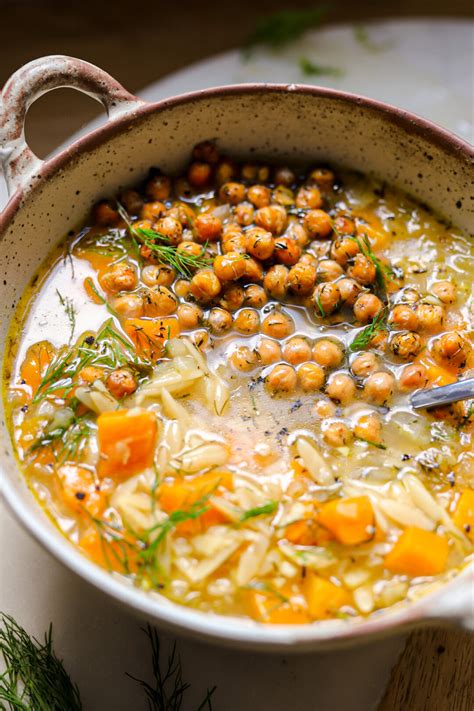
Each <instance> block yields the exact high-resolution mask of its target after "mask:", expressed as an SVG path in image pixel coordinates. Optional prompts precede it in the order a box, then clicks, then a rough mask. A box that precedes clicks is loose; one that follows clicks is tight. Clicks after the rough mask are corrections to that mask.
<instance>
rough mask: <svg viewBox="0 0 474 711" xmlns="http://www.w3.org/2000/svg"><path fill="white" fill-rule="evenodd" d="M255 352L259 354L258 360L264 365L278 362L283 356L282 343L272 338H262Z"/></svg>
mask: <svg viewBox="0 0 474 711" xmlns="http://www.w3.org/2000/svg"><path fill="white" fill-rule="evenodd" d="M255 353H256V354H257V359H258V362H259V363H261V364H262V365H270V364H271V363H276V362H277V361H279V360H281V358H282V356H281V348H280V344H279V343H277V342H276V341H272V340H271V339H270V338H261V339H260V341H259V342H258V346H257V348H256V349H255Z"/></svg>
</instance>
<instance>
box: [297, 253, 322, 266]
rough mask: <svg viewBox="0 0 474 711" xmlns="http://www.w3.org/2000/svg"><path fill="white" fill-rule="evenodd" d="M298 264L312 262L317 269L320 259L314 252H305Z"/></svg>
mask: <svg viewBox="0 0 474 711" xmlns="http://www.w3.org/2000/svg"><path fill="white" fill-rule="evenodd" d="M298 264H310V265H311V266H312V267H314V268H315V269H316V267H317V266H318V260H317V258H316V257H315V256H314V254H312V252H304V253H303V254H302V255H301V257H300V261H299V262H298ZM295 266H296V265H295Z"/></svg>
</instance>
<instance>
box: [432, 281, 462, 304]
mask: <svg viewBox="0 0 474 711" xmlns="http://www.w3.org/2000/svg"><path fill="white" fill-rule="evenodd" d="M431 291H432V292H433V294H434V295H435V296H437V297H438V299H439V300H440V301H441V302H442V303H443V304H454V302H455V301H456V292H457V289H456V285H455V284H453V283H452V282H450V281H438V282H436V284H433V286H432V287H431Z"/></svg>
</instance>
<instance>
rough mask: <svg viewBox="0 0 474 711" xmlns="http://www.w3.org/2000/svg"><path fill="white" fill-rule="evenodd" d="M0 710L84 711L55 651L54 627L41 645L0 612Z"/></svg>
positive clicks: (76, 689) (77, 692) (77, 693)
mask: <svg viewBox="0 0 474 711" xmlns="http://www.w3.org/2000/svg"><path fill="white" fill-rule="evenodd" d="M0 623H1V624H0V652H1V655H2V657H3V661H4V664H5V671H4V672H3V673H2V674H1V675H0V708H2V709H4V710H5V711H7V709H9V710H10V711H65V709H67V711H81V709H82V703H81V698H80V695H79V689H78V688H77V686H76V685H75V684H73V682H72V681H71V679H70V677H69V675H68V673H67V672H66V670H65V668H64V666H63V664H62V662H61V660H60V659H58V657H57V656H56V654H55V653H54V650H53V640H52V629H51V626H50V628H49V630H48V632H47V633H46V635H45V639H44V642H40V641H39V640H37V639H35V638H34V637H30V635H29V634H28V633H27V632H26V631H25V630H24V629H23V627H21V626H20V625H19V624H18V623H17V622H15V620H14V619H13V618H12V617H10V616H9V615H6V614H5V613H0Z"/></svg>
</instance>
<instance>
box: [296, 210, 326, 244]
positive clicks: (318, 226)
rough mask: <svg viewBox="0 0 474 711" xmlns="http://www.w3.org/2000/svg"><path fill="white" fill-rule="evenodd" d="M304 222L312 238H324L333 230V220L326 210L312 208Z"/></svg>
mask: <svg viewBox="0 0 474 711" xmlns="http://www.w3.org/2000/svg"><path fill="white" fill-rule="evenodd" d="M303 224H304V228H305V230H306V232H307V233H308V234H309V236H310V237H311V239H324V238H325V237H329V235H330V234H331V232H332V220H331V218H330V217H329V215H328V213H327V212H324V210H310V211H309V212H308V213H307V214H306V215H305V218H304V221H303Z"/></svg>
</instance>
